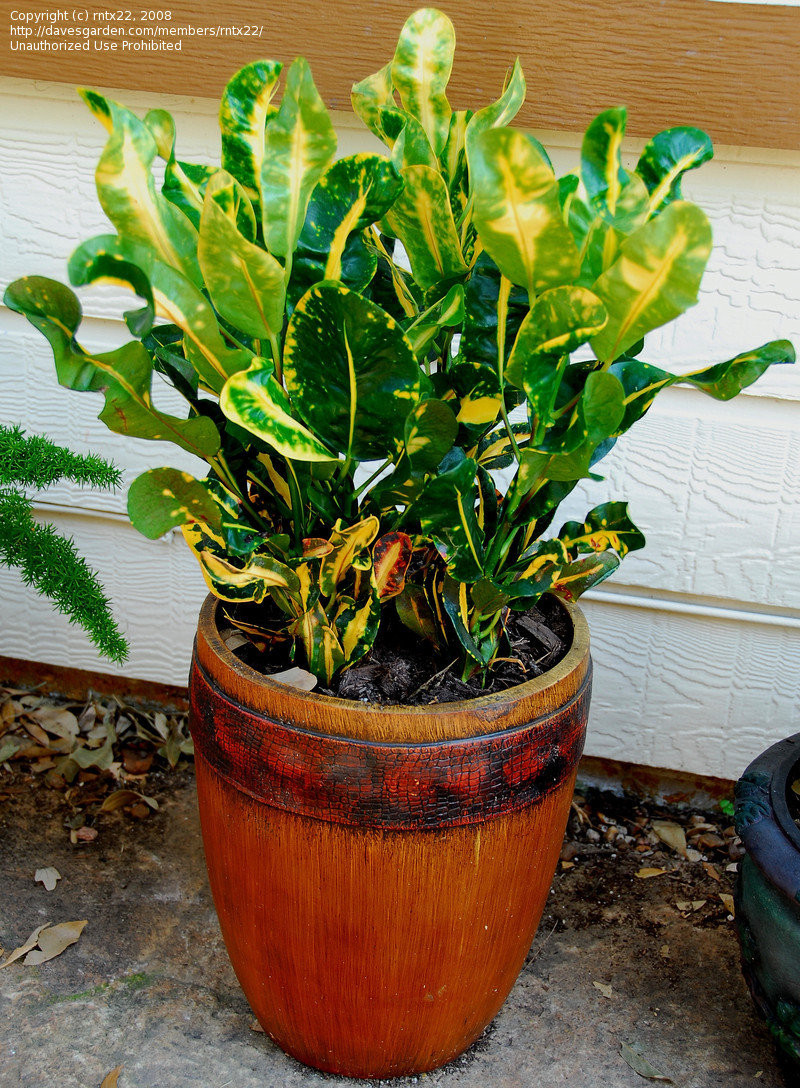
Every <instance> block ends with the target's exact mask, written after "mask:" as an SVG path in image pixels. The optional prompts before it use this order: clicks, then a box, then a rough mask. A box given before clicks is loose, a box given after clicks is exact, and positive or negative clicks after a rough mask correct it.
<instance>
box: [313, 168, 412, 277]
mask: <svg viewBox="0 0 800 1088" xmlns="http://www.w3.org/2000/svg"><path fill="white" fill-rule="evenodd" d="M402 187H403V182H402V179H401V178H400V175H399V174H398V173H397V171H396V170H395V168H394V167H393V166H392V164H391V163H390V162H388V161H387V160H386V159H384V158H382V157H381V156H380V155H366V154H362V155H348V156H346V157H345V158H342V159H338V160H337V161H336V162H335V163H334V164H333V165H332V166H331V167H330V168H329V169H328V170H327V171H326V173H325V174H324V175H323V176H322V178H321V179H320V180H319V182H318V183H317V185H316V187H315V189H314V191H313V193H312V194H311V198H310V201H309V206H308V214H307V216H306V220H305V223H304V225H303V230H302V233H301V234H300V245H301V247H302V248H303V249H307V250H311V251H312V252H314V253H319V254H321V255H323V258H324V259H323V261H322V262H321V264H322V267H323V269H324V271H323V274H322V276H321V277H320V278H321V279H328V280H338V279H340V278H341V273H342V256H343V254H344V250H345V245H346V244H347V241H348V239H349V238H350V236H351V235H352V234H355V233H357V232H360V231H362V230H363V229H364V228H365V227H368V226H370V225H371V224H372V223H375V222H377V220H378V219H381V218H382V217H383V216H384V215H385V214H386V212H387V211H388V210H389V208H390V207H391V206H392V204H393V203H394V201H395V199H396V198H397V195H398V193H399V192H400V190H401V189H402Z"/></svg>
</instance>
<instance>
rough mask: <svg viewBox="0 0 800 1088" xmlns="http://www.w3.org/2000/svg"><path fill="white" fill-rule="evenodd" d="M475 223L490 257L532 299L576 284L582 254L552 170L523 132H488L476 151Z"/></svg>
mask: <svg viewBox="0 0 800 1088" xmlns="http://www.w3.org/2000/svg"><path fill="white" fill-rule="evenodd" d="M472 179H473V186H474V211H473V219H474V222H475V226H476V228H477V230H478V235H479V237H480V239H481V242H482V243H483V245H484V247H485V249H486V251H487V253H489V255H490V256H491V257H492V259H493V260H494V262H495V264H496V265H497V267H498V268H499V269H500V271H501V272H502V273H503V275H504V276H506V277H507V278H508V279H510V280H511V281H512V282H513V283H516V284H519V285H520V286H522V287H525V288H526V289H527V290H528V293H529V295H530V296H531V298H533V296H534V295H535V294H536V293H537V292H539V291H543V290H545V289H546V288H548V287H557V286H559V285H560V284H563V283H567V282H569V281H570V280H572V279H574V277H575V276H576V275H577V272H578V250H577V248H576V246H575V242H574V241H573V239H572V235H571V234H570V232H569V230H568V229H567V227H566V225H565V223H564V219H563V217H562V215H561V205H560V203H559V198H558V183H557V182H556V180H555V176H554V175H553V171H552V169H551V168H550V166H549V165H548V163H547V162H545V160H544V159H543V158H542V156H541V154H540V153H539V152H538V151H537V150H536V148H535V147H534V146H533V144H532V143H531V142H530V140H528V139H527V138H526V137H525V136H524V135H523V134H522V133H521V132H517V131H515V130H513V129H508V128H496V129H489V130H488V131H486V132H482V133H481V134H480V135H479V136H478V137H476V139H475V141H474V144H473V151H472Z"/></svg>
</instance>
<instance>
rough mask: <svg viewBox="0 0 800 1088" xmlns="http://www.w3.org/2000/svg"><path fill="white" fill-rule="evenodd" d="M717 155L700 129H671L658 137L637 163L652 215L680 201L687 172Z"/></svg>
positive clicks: (652, 141)
mask: <svg viewBox="0 0 800 1088" xmlns="http://www.w3.org/2000/svg"><path fill="white" fill-rule="evenodd" d="M713 156H714V146H713V144H712V143H711V140H710V138H709V137H708V136H707V135H706V134H705V132H702V131H701V130H700V129H699V128H688V127H683V126H682V127H679V128H668V129H666V131H664V132H659V134H658V135H657V136H654V137H653V139H652V140H650V142H649V143H648V144H647V145H646V147H645V149H644V151H643V152H642V154H641V156H640V158H639V162H638V163H637V164H636V172H637V174H639V175H640V177H641V178H642V180H643V181H644V183H645V185H646V186H647V191H648V193H649V194H650V201H649V212H650V214H651V215H653V214H654V213H655V212H658V211H659V210H660V209H661V208H663V207H665V206H666V205H667V204H671V203H672V201H673V200H680V199H681V180H682V178H683V175H684V174H685V173H686V171H687V170H694V169H695V168H696V167H698V166H701V165H702V164H703V163H704V162H708V160H709V159H711V158H713Z"/></svg>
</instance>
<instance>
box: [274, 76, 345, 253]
mask: <svg viewBox="0 0 800 1088" xmlns="http://www.w3.org/2000/svg"><path fill="white" fill-rule="evenodd" d="M335 151H336V133H335V132H334V130H333V125H332V124H331V119H330V117H329V116H328V111H327V110H326V109H325V103H324V102H323V101H322V99H321V98H320V96H319V93H318V91H317V88H316V87H315V86H314V80H313V79H312V77H311V70H310V69H309V67H308V63H307V62H306V61H305V60H304V59H303V58H302V57H298V58H297V59H296V60H294V61H293V62H292V64H291V67H290V68H289V72H288V75H287V77H286V87H285V89H284V92H283V98H282V99H281V104H280V107H279V109H278V111H277V113H276V114H275V115H274V116H273V117H270V118H269V119H268V121H267V127H266V132H265V137H264V158H263V161H262V164H261V215H262V221H263V227H264V239H265V241H266V243H267V248H268V249H269V251H270V252H271V253H272V254H273V255H274V256H276V257H287V256H288V255H289V254H290V253H291V252H292V251H293V249H294V247H295V245H296V244H297V239H298V237H299V236H300V231H301V230H302V228H303V221H304V219H305V217H306V209H307V207H308V201H309V198H310V196H311V193H312V191H313V189H314V186H315V185H316V184H317V182H318V181H319V179H320V178H321V177H322V175H323V173H324V172H325V170H326V168H327V166H328V164H329V163H330V161H331V159H332V158H333V155H334V152H335Z"/></svg>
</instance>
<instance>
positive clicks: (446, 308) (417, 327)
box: [406, 283, 464, 357]
mask: <svg viewBox="0 0 800 1088" xmlns="http://www.w3.org/2000/svg"><path fill="white" fill-rule="evenodd" d="M463 321H464V288H463V287H462V286H461V284H460V283H457V284H456V285H455V287H451V288H450V290H449V291H448V292H447V294H446V295H445V297H444V298H442V299H439V301H438V302H435V303H434V304H433V306H431V307H430V308H429V309H427V310H425V312H424V313H421V314H420V315H419V317H418V318H417V319H416V320H415V321H413V322H412V323H411V325H409V326H408V328H407V329H406V337H407V339H408V341H409V343H410V344H411V346H412V347H413V349H414V354H415V355H416V356H418V357H419V356H422V355H424V352H425V350H426V348H427V347H428V345H429V344H430V343H431V342H432V341H433V340H435V339H436V337H437V335H438V334H439V333H440V332H441V330H442V329H444V328H452V327H454V326H456V327H457V326H460V325H461V324H462V323H463Z"/></svg>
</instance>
